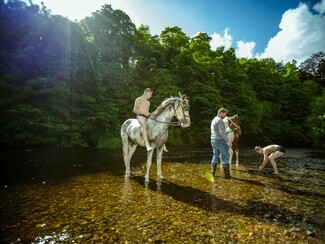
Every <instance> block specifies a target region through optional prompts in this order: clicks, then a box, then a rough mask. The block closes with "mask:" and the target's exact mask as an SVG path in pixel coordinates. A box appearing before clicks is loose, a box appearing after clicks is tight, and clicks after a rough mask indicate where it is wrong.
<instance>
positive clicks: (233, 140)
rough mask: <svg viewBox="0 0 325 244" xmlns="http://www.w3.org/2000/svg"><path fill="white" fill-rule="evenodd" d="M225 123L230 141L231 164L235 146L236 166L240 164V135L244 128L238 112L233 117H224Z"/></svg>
mask: <svg viewBox="0 0 325 244" xmlns="http://www.w3.org/2000/svg"><path fill="white" fill-rule="evenodd" d="M223 121H224V123H225V127H226V135H227V137H228V141H229V164H231V163H232V158H233V154H234V151H233V147H234V148H235V153H236V167H237V166H238V165H239V159H238V158H239V136H240V135H241V134H242V130H241V128H240V126H239V125H238V114H235V115H233V116H231V117H226V118H224V120H223Z"/></svg>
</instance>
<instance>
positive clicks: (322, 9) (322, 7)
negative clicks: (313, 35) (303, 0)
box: [313, 1, 325, 14]
mask: <svg viewBox="0 0 325 244" xmlns="http://www.w3.org/2000/svg"><path fill="white" fill-rule="evenodd" d="M313 9H314V10H315V11H317V12H318V13H320V14H323V13H325V1H321V2H320V3H317V4H315V5H314V7H313Z"/></svg>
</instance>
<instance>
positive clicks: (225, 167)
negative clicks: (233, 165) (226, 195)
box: [223, 164, 231, 179]
mask: <svg viewBox="0 0 325 244" xmlns="http://www.w3.org/2000/svg"><path fill="white" fill-rule="evenodd" d="M223 172H224V174H225V178H226V179H230V178H231V176H230V169H229V164H224V165H223Z"/></svg>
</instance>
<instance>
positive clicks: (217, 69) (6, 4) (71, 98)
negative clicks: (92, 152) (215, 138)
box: [0, 0, 325, 147]
mask: <svg viewBox="0 0 325 244" xmlns="http://www.w3.org/2000/svg"><path fill="white" fill-rule="evenodd" d="M0 28H1V33H2V34H1V37H0V92H1V103H0V110H1V119H0V144H1V145H2V146H8V147H10V146H15V147H17V146H21V147H27V146H28V147H31V146H57V147H73V146H82V147H87V146H91V147H107V146H118V145H120V139H119V129H120V126H121V124H122V123H123V122H124V121H125V120H126V119H128V118H130V117H135V115H134V114H133V112H132V108H133V104H134V100H135V98H136V97H138V96H139V95H141V94H142V92H143V90H144V89H145V88H146V87H150V88H152V89H153V90H154V96H153V98H152V99H151V110H153V109H155V108H156V107H157V106H158V105H159V104H160V102H161V101H162V100H163V99H165V98H167V97H170V96H175V95H177V94H178V93H179V92H181V93H185V94H187V96H188V98H189V101H190V105H191V107H190V115H191V121H192V125H191V127H190V128H188V129H184V130H180V129H177V128H171V129H170V139H169V141H168V143H171V144H196V145H202V144H203V145H204V144H209V143H210V122H211V120H212V118H213V117H214V116H215V115H216V112H217V110H218V109H219V108H220V107H226V108H227V109H228V110H229V114H230V115H231V114H239V121H240V125H241V127H242V130H243V135H242V139H241V140H242V142H243V143H244V144H245V145H253V144H262V145H265V144H267V143H273V142H274V143H278V144H281V145H284V146H287V145H291V146H307V145H316V146H323V147H324V146H325V145H324V141H325V140H324V137H325V136H324V135H325V131H324V129H325V107H324V104H325V103H324V101H325V98H324V67H325V54H324V50H320V52H319V53H316V54H313V55H312V56H311V57H310V58H309V59H307V60H306V61H305V62H303V63H302V64H301V65H300V66H299V67H297V63H296V62H295V61H294V60H293V61H292V62H289V63H286V64H284V63H278V62H275V61H274V60H273V59H271V58H268V59H261V60H258V59H255V58H252V59H247V58H241V59H239V58H237V57H236V54H235V50H234V49H233V48H230V49H228V50H226V49H225V48H224V47H219V48H217V50H212V49H211V47H210V41H211V37H209V35H208V34H207V33H199V34H197V35H196V36H194V37H188V36H187V35H186V34H185V33H184V32H183V31H182V29H181V28H179V27H177V26H174V27H166V28H165V29H164V30H163V31H162V32H161V34H160V35H151V34H150V31H149V27H148V26H144V25H142V26H140V27H138V28H137V27H136V26H135V24H134V23H132V21H131V19H130V18H129V16H128V15H127V14H126V13H124V12H123V11H121V10H114V9H112V7H111V5H104V6H103V7H102V8H101V9H100V10H98V11H96V12H95V13H93V14H92V16H90V17H86V18H85V19H83V20H82V21H80V22H72V21H70V20H68V19H67V18H64V17H62V16H60V15H51V14H50V11H49V10H48V9H47V8H46V7H45V6H44V5H42V6H37V5H30V4H29V5H28V4H26V3H25V2H22V1H18V0H10V1H4V0H1V1H0Z"/></svg>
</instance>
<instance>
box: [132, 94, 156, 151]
mask: <svg viewBox="0 0 325 244" xmlns="http://www.w3.org/2000/svg"><path fill="white" fill-rule="evenodd" d="M152 93H153V91H152V90H151V89H150V88H146V89H145V90H144V92H143V95H142V96H141V97H138V98H137V99H136V100H135V103H134V108H133V112H134V113H136V114H137V119H138V122H139V124H140V125H141V130H142V135H143V139H144V141H145V143H146V148H147V151H150V150H153V149H154V148H153V147H151V146H150V144H149V140H148V133H147V119H148V117H149V115H150V113H149V108H150V102H149V101H148V100H149V99H150V98H151V97H152Z"/></svg>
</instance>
